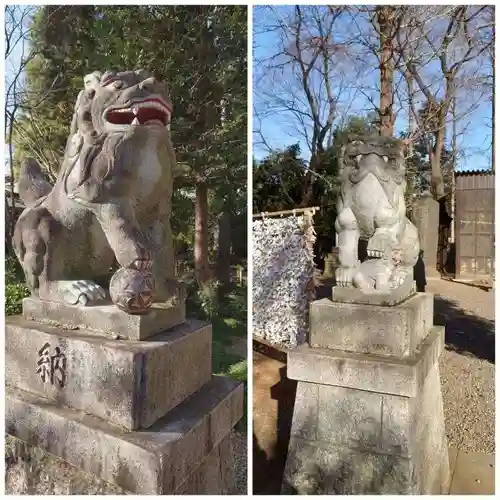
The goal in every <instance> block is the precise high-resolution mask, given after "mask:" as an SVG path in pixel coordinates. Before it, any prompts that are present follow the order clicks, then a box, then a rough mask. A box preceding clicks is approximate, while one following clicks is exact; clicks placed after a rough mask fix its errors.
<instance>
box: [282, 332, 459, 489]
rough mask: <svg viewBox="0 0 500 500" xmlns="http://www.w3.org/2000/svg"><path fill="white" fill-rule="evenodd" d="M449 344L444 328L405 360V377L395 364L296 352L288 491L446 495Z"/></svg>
mask: <svg viewBox="0 0 500 500" xmlns="http://www.w3.org/2000/svg"><path fill="white" fill-rule="evenodd" d="M443 341H444V328H442V327H434V328H433V329H432V330H431V333H430V334H429V336H428V337H427V338H426V339H425V341H424V342H423V344H422V345H421V346H420V347H419V349H418V353H417V354H416V355H415V356H413V357H407V358H405V359H400V360H399V363H401V364H400V370H401V371H400V372H399V373H398V372H397V371H395V369H394V365H395V363H397V362H398V360H397V359H395V358H389V357H384V356H375V355H367V354H353V353H340V352H339V351H337V352H334V351H328V350H317V349H311V348H309V349H308V350H306V349H304V348H298V349H296V350H295V351H292V352H290V353H289V354H288V357H289V360H288V370H289V377H290V378H295V379H298V380H299V384H298V386H297V395H298V398H297V402H296V404H295V408H294V415H293V423H292V430H291V440H290V445H289V452H288V458H287V464H286V469H285V479H284V484H283V492H284V493H298V494H441V493H446V492H447V491H448V487H449V481H450V471H449V461H448V448H447V443H446V432H445V428H444V415H443V402H442V395H441V385H440V380H439V367H438V357H439V353H440V352H441V350H442V348H443ZM300 351H303V352H302V353H300ZM318 351H319V352H320V353H321V354H320V353H319V352H318ZM301 356H303V357H301ZM342 356H343V357H342ZM410 360H411V361H410ZM384 364H385V365H386V366H385V367H384ZM366 365H367V366H366ZM370 366H371V368H370ZM403 367H405V368H403ZM311 374H313V376H311ZM325 374H326V376H325ZM356 374H358V379H357V378H356ZM370 379H371V380H372V382H371V384H370ZM398 379H399V380H398ZM304 380H305V381H304ZM410 380H411V383H410ZM374 381H375V382H374ZM332 383H333V384H335V385H327V384H332ZM356 384H357V385H356ZM346 385H347V387H346ZM342 386H343V387H342Z"/></svg>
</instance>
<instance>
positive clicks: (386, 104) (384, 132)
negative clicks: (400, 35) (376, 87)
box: [377, 5, 394, 137]
mask: <svg viewBox="0 0 500 500" xmlns="http://www.w3.org/2000/svg"><path fill="white" fill-rule="evenodd" d="M377 21H378V25H379V29H380V108H379V115H380V135H381V136H383V137H392V136H393V135H394V114H393V111H392V101H393V82H394V62H393V57H392V55H393V45H392V31H393V23H394V7H392V6H390V5H385V6H382V7H378V8H377Z"/></svg>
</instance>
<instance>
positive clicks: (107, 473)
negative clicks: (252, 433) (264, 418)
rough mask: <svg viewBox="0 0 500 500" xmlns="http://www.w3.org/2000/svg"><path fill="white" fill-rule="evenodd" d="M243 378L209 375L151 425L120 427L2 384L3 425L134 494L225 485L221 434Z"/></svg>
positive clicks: (229, 482) (216, 490) (224, 488)
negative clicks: (210, 376) (201, 386)
mask: <svg viewBox="0 0 500 500" xmlns="http://www.w3.org/2000/svg"><path fill="white" fill-rule="evenodd" d="M242 412H243V385H242V384H241V383H238V382H235V381H233V380H231V379H228V378H225V377H214V378H213V379H212V381H211V382H209V383H207V384H206V385H205V386H204V387H203V388H202V389H200V390H199V391H198V392H196V393H195V394H193V395H192V396H191V397H189V398H188V399H186V400H185V401H184V402H183V403H181V404H180V405H178V406H177V407H176V408H175V409H173V410H172V411H170V412H169V413H168V414H167V415H166V416H165V417H163V418H162V419H160V420H159V421H158V422H157V423H155V424H154V425H153V426H152V427H150V428H149V429H146V430H139V431H132V432H128V431H124V430H123V429H121V428H119V427H116V426H114V425H111V424H109V423H108V422H106V421H104V420H102V419H100V418H98V417H94V416H91V415H87V414H85V413H83V412H81V411H77V410H73V409H70V408H65V407H62V406H59V405H57V404H54V403H51V402H49V401H48V400H47V399H45V398H43V397H41V396H36V395H34V394H31V393H28V392H25V391H22V390H20V389H14V388H11V387H7V390H6V432H7V433H8V434H10V435H12V436H14V437H16V438H18V439H21V440H22V441H25V442H26V443H28V444H29V445H31V446H36V447H39V448H41V449H42V450H44V451H46V452H48V453H50V454H52V455H55V456H57V457H60V458H61V459H63V460H65V461H67V462H69V463H70V464H72V465H74V466H75V467H77V468H79V469H81V470H83V471H85V472H87V473H89V474H92V475H95V476H98V477H100V478H102V479H103V480H104V481H108V482H110V483H113V484H116V485H117V486H119V487H121V488H123V489H124V490H126V491H129V492H132V493H136V494H183V493H192V494H201V493H213V494H227V493H230V492H232V488H233V483H234V477H233V473H232V457H231V455H232V453H231V447H230V442H229V441H228V435H229V433H230V431H231V429H232V428H233V426H234V425H235V424H236V423H237V421H238V420H239V419H240V418H241V415H242Z"/></svg>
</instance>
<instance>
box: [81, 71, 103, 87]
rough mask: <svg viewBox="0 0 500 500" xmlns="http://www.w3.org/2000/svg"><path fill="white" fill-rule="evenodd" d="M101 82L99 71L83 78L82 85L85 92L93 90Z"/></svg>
mask: <svg viewBox="0 0 500 500" xmlns="http://www.w3.org/2000/svg"><path fill="white" fill-rule="evenodd" d="M100 81H101V73H100V72H99V71H94V72H93V73H90V74H88V75H85V76H84V77H83V83H84V85H85V90H89V89H92V90H95V89H96V88H97V86H98V85H99V82H100Z"/></svg>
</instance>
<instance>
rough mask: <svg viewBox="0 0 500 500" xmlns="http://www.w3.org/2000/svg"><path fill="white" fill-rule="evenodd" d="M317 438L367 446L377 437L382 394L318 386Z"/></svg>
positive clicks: (351, 445) (375, 442)
mask: <svg viewBox="0 0 500 500" xmlns="http://www.w3.org/2000/svg"><path fill="white" fill-rule="evenodd" d="M318 407H319V409H318V440H320V441H325V442H330V443H335V444H339V445H346V446H349V447H352V448H360V449H363V450H367V449H370V448H376V447H377V445H378V443H379V440H380V430H381V424H382V422H381V418H382V395H381V394H377V393H371V392H363V391H358V390H353V389H346V388H345V387H333V386H325V385H321V386H319V395H318Z"/></svg>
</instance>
